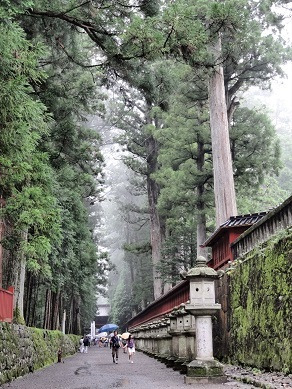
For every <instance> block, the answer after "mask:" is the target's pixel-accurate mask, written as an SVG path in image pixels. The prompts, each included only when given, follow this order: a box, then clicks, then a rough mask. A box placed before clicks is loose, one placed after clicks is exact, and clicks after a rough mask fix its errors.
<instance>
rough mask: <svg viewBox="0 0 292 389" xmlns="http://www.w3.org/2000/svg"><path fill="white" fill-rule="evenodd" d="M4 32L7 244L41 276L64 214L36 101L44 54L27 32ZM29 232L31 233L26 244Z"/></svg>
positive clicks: (1, 140)
mask: <svg viewBox="0 0 292 389" xmlns="http://www.w3.org/2000/svg"><path fill="white" fill-rule="evenodd" d="M0 31H1V36H2V40H1V43H0V52H1V60H0V68H1V78H0V89H1V92H0V99H1V101H2V105H1V109H0V120H1V123H2V125H1V127H2V128H1V135H0V148H1V157H0V164H1V173H2V174H1V177H0V185H1V197H2V198H3V199H5V207H4V208H3V210H2V215H1V216H2V217H4V218H5V219H8V220H9V222H10V223H12V224H13V231H12V233H11V234H10V236H8V237H6V240H8V242H6V241H5V240H4V242H3V245H4V247H6V248H7V249H9V250H10V251H11V253H12V255H16V254H17V251H20V252H23V253H24V254H25V256H26V258H27V261H28V262H29V263H30V266H31V268H32V269H34V270H35V271H37V270H40V269H41V268H43V269H46V270H45V272H47V273H50V272H49V270H48V268H47V261H48V255H49V253H50V250H51V242H53V241H54V240H55V241H57V240H58V238H59V210H58V208H57V207H56V199H55V198H54V194H53V189H52V186H53V183H54V179H53V173H52V170H51V168H50V166H49V163H48V157H47V155H46V154H45V153H44V152H39V151H38V149H37V147H38V144H39V142H40V139H41V137H42V136H43V134H44V133H45V132H47V131H48V115H47V113H46V108H45V106H44V105H43V104H42V103H41V102H40V101H38V100H34V99H33V98H32V96H31V94H32V88H31V86H30V85H29V83H40V82H41V81H42V80H43V79H44V75H43V73H42V72H39V71H38V70H37V61H38V58H39V57H40V55H42V54H43V53H44V49H43V48H42V47H41V46H40V45H37V44H36V45H34V44H33V43H31V42H29V41H27V40H26V39H25V38H24V32H23V31H22V29H21V28H20V27H19V26H18V25H17V24H16V23H13V22H11V21H9V20H7V21H6V22H3V21H2V22H1V24H0ZM23 231H28V237H27V239H25V240H23V234H22V232H23ZM11 242H13V245H11ZM13 253H14V254H13ZM40 258H41V261H40ZM42 266H43V267H42ZM47 275H48V274H47Z"/></svg>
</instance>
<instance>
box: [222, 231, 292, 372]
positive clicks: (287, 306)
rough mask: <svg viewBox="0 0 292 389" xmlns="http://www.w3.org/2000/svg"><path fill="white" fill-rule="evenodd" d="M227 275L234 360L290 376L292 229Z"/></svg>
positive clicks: (291, 356)
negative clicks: (282, 372)
mask: <svg viewBox="0 0 292 389" xmlns="http://www.w3.org/2000/svg"><path fill="white" fill-rule="evenodd" d="M228 276H229V284H230V291H229V292H230V295H229V298H230V310H228V311H229V312H230V316H231V317H230V328H229V330H230V347H229V358H230V360H231V361H232V362H235V363H241V364H245V365H250V366H254V367H257V368H259V369H267V370H280V371H284V372H286V373H288V372H291V371H292V354H291V340H292V315H291V310H292V306H291V296H292V293H291V292H292V230H291V229H288V230H286V231H284V232H281V233H278V234H277V235H275V236H274V237H273V238H272V239H270V240H269V241H268V242H266V243H265V244H263V245H261V246H258V247H256V248H254V249H253V250H252V251H251V252H249V253H248V254H246V255H245V256H244V257H242V258H240V260H238V261H237V262H236V264H235V268H234V269H233V270H230V271H229V273H228ZM228 332H229V331H228Z"/></svg>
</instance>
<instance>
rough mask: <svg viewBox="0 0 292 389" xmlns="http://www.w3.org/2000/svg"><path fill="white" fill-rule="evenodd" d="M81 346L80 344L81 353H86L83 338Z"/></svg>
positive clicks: (80, 342)
mask: <svg viewBox="0 0 292 389" xmlns="http://www.w3.org/2000/svg"><path fill="white" fill-rule="evenodd" d="M79 344H80V347H79V351H80V352H81V353H84V343H83V338H81V339H80V341H79Z"/></svg>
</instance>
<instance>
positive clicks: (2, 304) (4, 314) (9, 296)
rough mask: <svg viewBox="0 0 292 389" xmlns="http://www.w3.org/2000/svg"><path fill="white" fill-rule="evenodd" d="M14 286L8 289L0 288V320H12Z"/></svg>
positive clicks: (9, 321)
mask: <svg viewBox="0 0 292 389" xmlns="http://www.w3.org/2000/svg"><path fill="white" fill-rule="evenodd" d="M13 297H14V288H13V287H12V286H10V288H8V290H5V289H2V288H0V321H6V322H8V323H11V322H12V320H13Z"/></svg>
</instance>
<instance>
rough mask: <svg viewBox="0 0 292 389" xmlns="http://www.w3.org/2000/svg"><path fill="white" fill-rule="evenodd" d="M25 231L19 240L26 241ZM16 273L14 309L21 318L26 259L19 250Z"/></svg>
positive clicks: (22, 314) (22, 315) (22, 313)
mask: <svg viewBox="0 0 292 389" xmlns="http://www.w3.org/2000/svg"><path fill="white" fill-rule="evenodd" d="M27 235H28V233H27V231H24V232H22V233H21V240H22V241H26V240H27ZM17 257H18V258H17V259H18V263H17V271H16V274H15V282H14V288H15V290H14V308H15V309H17V310H18V313H19V315H20V316H21V317H24V310H23V301H24V282H25V272H26V258H25V255H24V253H23V252H22V251H20V250H19V252H18V255H17Z"/></svg>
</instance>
